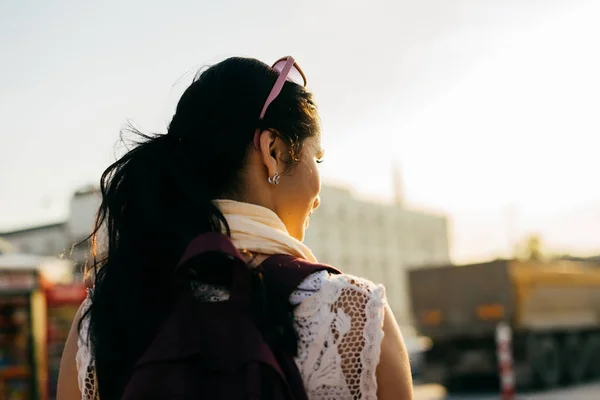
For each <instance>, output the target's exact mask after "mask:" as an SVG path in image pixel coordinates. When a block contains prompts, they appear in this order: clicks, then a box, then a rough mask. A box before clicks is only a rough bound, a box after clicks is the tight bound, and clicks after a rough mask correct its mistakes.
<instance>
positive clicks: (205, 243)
mask: <svg viewBox="0 0 600 400" xmlns="http://www.w3.org/2000/svg"><path fill="white" fill-rule="evenodd" d="M205 253H225V254H227V255H228V256H229V257H231V258H233V259H238V260H240V261H242V262H244V263H245V261H244V257H243V256H242V254H241V253H240V252H239V251H238V249H237V248H236V247H235V246H234V244H233V242H232V241H231V239H229V237H227V236H226V235H224V234H222V233H218V232H207V233H202V234H200V235H198V236H196V237H195V238H194V239H193V240H192V241H191V242H190V243H189V244H188V245H187V247H186V249H185V251H184V252H183V255H182V256H181V259H180V260H179V263H178V264H177V266H178V267H180V266H182V265H183V264H186V263H187V262H188V261H190V260H192V259H193V258H195V257H197V256H199V255H201V254H205Z"/></svg>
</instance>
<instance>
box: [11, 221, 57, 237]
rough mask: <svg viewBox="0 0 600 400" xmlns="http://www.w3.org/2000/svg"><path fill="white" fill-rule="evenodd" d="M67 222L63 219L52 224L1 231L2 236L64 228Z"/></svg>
mask: <svg viewBox="0 0 600 400" xmlns="http://www.w3.org/2000/svg"><path fill="white" fill-rule="evenodd" d="M66 224H67V223H66V222H64V221H63V222H55V223H52V224H45V225H36V226H28V227H25V228H19V229H15V230H12V231H6V232H0V236H12V235H18V234H21V233H28V232H35V231H42V230H46V229H53V228H63V227H65V226H66Z"/></svg>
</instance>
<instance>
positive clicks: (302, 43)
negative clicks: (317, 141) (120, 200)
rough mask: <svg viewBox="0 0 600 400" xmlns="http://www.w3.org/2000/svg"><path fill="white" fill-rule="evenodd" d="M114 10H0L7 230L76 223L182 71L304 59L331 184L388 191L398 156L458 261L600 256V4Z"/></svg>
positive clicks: (414, 199)
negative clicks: (72, 207)
mask: <svg viewBox="0 0 600 400" xmlns="http://www.w3.org/2000/svg"><path fill="white" fill-rule="evenodd" d="M120 3H121V2H120V1H118V0H111V1H104V2H102V4H100V3H96V4H94V5H89V4H84V3H83V2H78V1H69V0H56V1H53V2H44V1H42V0H37V1H32V0H5V1H3V2H1V3H0V57H1V59H2V63H0V134H1V136H0V183H1V185H2V190H1V192H0V193H1V194H2V195H1V196H0V231H3V230H8V229H12V228H16V227H21V226H26V225H34V224H38V223H44V222H49V221H54V220H58V219H61V218H63V217H64V216H65V215H66V212H67V207H68V200H69V197H70V195H71V194H72V191H73V190H74V189H76V188H77V187H79V186H81V185H84V184H87V183H90V182H97V180H98V177H99V175H100V173H101V172H102V170H103V169H104V168H105V167H106V165H107V164H108V163H109V162H110V161H111V160H112V159H113V158H114V149H115V143H116V142H117V138H118V131H119V129H120V128H121V127H122V126H123V124H124V123H125V121H126V120H127V119H131V120H132V121H134V122H135V123H136V124H137V125H138V126H140V127H141V128H144V129H148V130H158V131H163V130H164V127H165V125H166V123H167V122H168V120H169V117H170V114H171V112H172V107H173V106H174V103H175V101H176V100H177V97H178V96H179V94H180V93H181V91H182V90H183V89H184V87H185V85H186V84H187V83H189V80H190V78H191V75H190V74H187V75H185V76H184V77H183V79H181V81H180V82H179V83H177V84H176V82H177V81H178V80H179V79H180V78H181V77H182V76H183V75H184V74H185V73H186V71H188V70H190V69H194V68H197V67H199V66H201V65H204V64H209V63H211V62H215V61H219V60H221V59H223V58H225V57H227V56H231V55H246V56H253V57H256V58H259V59H262V60H264V61H266V62H270V61H272V60H275V59H277V58H279V57H280V56H282V55H288V54H292V55H294V56H295V57H296V59H297V60H298V61H299V63H300V64H301V65H302V67H303V69H304V70H305V72H306V74H307V76H308V80H309V86H310V87H311V88H312V89H313V90H314V92H315V94H316V96H317V100H318V101H319V104H320V107H321V114H322V118H323V120H324V128H325V132H324V135H325V136H324V141H325V146H326V148H327V158H326V162H325V163H324V164H323V173H324V176H325V179H326V180H329V181H330V182H335V183H343V184H347V185H350V186H352V187H353V188H354V190H355V191H356V192H357V193H359V194H361V195H364V196H369V197H376V198H384V199H385V198H390V197H391V195H392V193H391V190H392V183H391V165H392V163H393V162H397V163H399V164H400V165H401V166H402V171H403V178H404V181H405V190H406V195H407V198H408V201H409V203H410V204H411V205H412V206H414V207H415V208H425V209H431V210H434V211H436V212H444V213H448V214H450V215H451V216H452V232H451V233H452V238H451V239H452V244H453V255H454V257H455V258H456V259H457V260H459V261H467V260H471V259H475V258H481V257H487V256H491V255H499V254H504V253H505V252H506V249H507V244H508V242H509V240H508V238H509V237H511V238H512V239H517V238H519V237H520V236H523V235H525V234H526V233H527V232H530V231H537V232H541V233H542V235H543V236H544V238H545V242H546V244H547V245H548V247H551V248H553V249H561V250H574V251H577V252H594V251H599V252H600V239H598V238H599V237H600V186H598V185H594V184H593V183H594V182H595V179H594V178H595V177H594V176H593V175H594V172H595V171H597V170H598V169H599V167H600V157H597V156H596V154H595V153H596V151H595V150H596V146H595V144H596V135H595V134H597V133H599V132H600V120H599V119H598V117H597V116H598V110H599V108H600V97H599V95H598V93H600V74H599V73H598V71H600V53H599V52H598V51H597V43H598V39H599V38H600V25H599V24H598V23H597V21H598V19H599V18H600V3H599V2H597V1H594V0H487V1H485V2H482V1H479V0H453V1H451V2H449V1H446V0H419V1H410V0H397V1H381V0H377V1H372V2H364V1H363V2H357V1H342V0H330V1H322V0H307V1H303V2H295V3H291V2H281V1H273V0H257V1H254V2H248V1H244V0H227V1H219V2H208V1H206V2H198V1H195V2H193V1H186V0H181V1H172V2H170V4H169V6H166V4H167V3H166V2H160V3H162V5H161V6H156V5H154V4H153V3H159V2H152V1H141V0H134V1H129V2H127V5H123V4H120ZM509 209H510V210H512V211H511V212H510V214H509V213H508V212H507V210H509ZM509 217H510V218H509ZM508 221H511V223H510V224H509V223H508ZM509 228H510V229H509ZM507 230H508V232H511V233H510V234H509V233H507Z"/></svg>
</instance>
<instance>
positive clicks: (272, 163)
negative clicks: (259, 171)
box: [259, 129, 283, 176]
mask: <svg viewBox="0 0 600 400" xmlns="http://www.w3.org/2000/svg"><path fill="white" fill-rule="evenodd" d="M259 145H260V147H259V151H260V154H261V158H262V161H263V163H264V164H265V167H266V168H267V172H268V176H273V175H275V173H276V172H279V171H280V170H281V165H280V164H281V156H282V148H281V147H282V145H283V142H282V141H281V139H279V137H278V136H277V135H276V134H275V133H274V132H272V131H270V130H266V129H265V130H263V131H262V132H261V133H260V138H259Z"/></svg>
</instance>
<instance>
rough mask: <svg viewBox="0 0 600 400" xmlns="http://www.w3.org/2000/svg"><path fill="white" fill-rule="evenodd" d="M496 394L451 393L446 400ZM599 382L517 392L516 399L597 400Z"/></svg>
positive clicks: (489, 398) (486, 398) (487, 399)
mask: <svg viewBox="0 0 600 400" xmlns="http://www.w3.org/2000/svg"><path fill="white" fill-rule="evenodd" d="M498 399H499V395H497V394H495V395H494V394H489V393H488V394H464V395H459V394H451V395H449V396H448V397H447V399H446V400H498ZM599 399H600V383H598V382H596V383H593V384H588V385H582V386H577V387H572V388H564V389H557V390H553V391H550V392H545V393H517V397H516V400H599Z"/></svg>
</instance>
